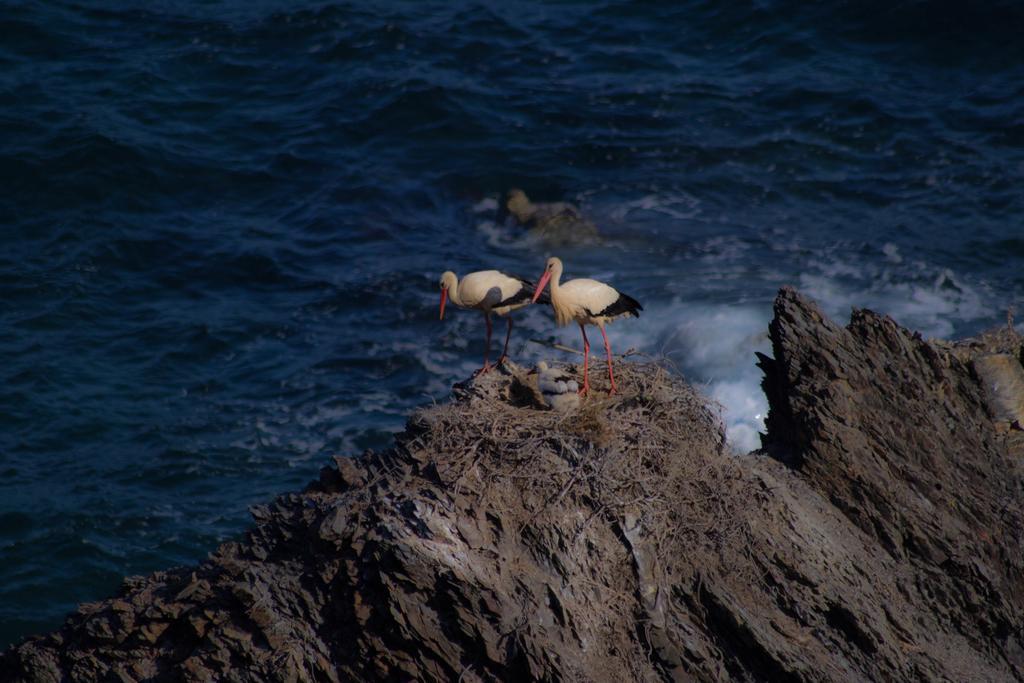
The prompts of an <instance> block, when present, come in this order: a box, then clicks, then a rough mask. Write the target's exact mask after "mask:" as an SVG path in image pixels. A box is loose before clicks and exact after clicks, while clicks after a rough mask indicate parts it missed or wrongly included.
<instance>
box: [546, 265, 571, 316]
mask: <svg viewBox="0 0 1024 683" xmlns="http://www.w3.org/2000/svg"><path fill="white" fill-rule="evenodd" d="M561 280H562V269H561V268H556V269H555V270H553V271H551V284H550V285H549V286H550V287H551V308H553V309H554V311H555V322H557V323H558V324H559V325H565V324H568V322H569V320H570V319H571V316H570V315H569V308H568V306H566V304H565V302H564V301H562V289H561Z"/></svg>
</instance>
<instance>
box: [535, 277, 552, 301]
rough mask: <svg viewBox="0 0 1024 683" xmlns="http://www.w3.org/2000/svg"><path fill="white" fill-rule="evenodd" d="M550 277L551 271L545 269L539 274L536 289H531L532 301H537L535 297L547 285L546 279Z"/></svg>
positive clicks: (537, 296)
mask: <svg viewBox="0 0 1024 683" xmlns="http://www.w3.org/2000/svg"><path fill="white" fill-rule="evenodd" d="M550 279H551V271H550V270H545V271H544V274H543V275H541V276H540V282H538V283H537V289H535V290H534V291H533V303H537V299H539V298H540V295H541V293H542V292H543V291H544V288H545V287H547V286H548V280H550Z"/></svg>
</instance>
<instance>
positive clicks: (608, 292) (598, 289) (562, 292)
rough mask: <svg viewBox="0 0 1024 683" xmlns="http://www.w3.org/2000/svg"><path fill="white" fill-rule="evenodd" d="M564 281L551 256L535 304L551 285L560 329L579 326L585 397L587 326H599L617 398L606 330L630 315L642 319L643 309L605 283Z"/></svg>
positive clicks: (559, 265) (587, 383) (559, 263)
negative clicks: (581, 334)
mask: <svg viewBox="0 0 1024 683" xmlns="http://www.w3.org/2000/svg"><path fill="white" fill-rule="evenodd" d="M561 279H562V260H561V259H559V258H558V257H556V256H552V257H551V258H549V259H548V262H547V266H546V267H545V268H544V274H543V275H542V276H541V278H540V281H539V282H538V283H537V289H536V290H534V292H533V300H534V301H537V300H538V299H539V298H540V297H541V295H542V294H543V293H544V288H545V287H546V286H547V284H548V281H550V282H551V308H553V309H554V310H555V322H557V323H558V324H559V325H568V324H569V322H571V321H576V323H577V324H578V325H579V326H580V332H582V333H583V388H582V389H580V394H586V393H587V392H588V391H589V390H590V381H589V378H588V377H587V370H588V365H589V360H590V341H589V340H588V339H587V330H586V328H584V325H597V327H598V328H599V329H600V330H601V336H602V337H604V350H605V352H606V353H607V354H608V380H609V381H610V382H611V385H612V388H611V391H609V392H608V393H609V395H611V394H614V393H615V391H616V388H615V373H614V372H613V371H612V347H611V344H609V343H608V335H607V334H605V331H604V326H605V325H606V324H607V323H610V322H611V321H613V320H615V319H617V318H623V317H626V316H630V315H631V316H633V317H635V318H639V317H640V311H642V310H643V309H644V307H643V306H641V305H640V302H639V301H637V300H636V299H634V298H633V297H631V296H627V295H626V294H623V293H622V292H620V291H618V290H617V289H615V288H614V287H611V286H609V285H606V284H605V283H603V282H598V281H597V280H586V279H580V280H569V281H568V282H566V283H565V284H561V282H559V281H560V280H561Z"/></svg>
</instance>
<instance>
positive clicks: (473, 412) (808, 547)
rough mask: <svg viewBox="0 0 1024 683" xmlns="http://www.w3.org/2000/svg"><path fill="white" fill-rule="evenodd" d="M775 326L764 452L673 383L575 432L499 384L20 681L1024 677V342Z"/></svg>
mask: <svg viewBox="0 0 1024 683" xmlns="http://www.w3.org/2000/svg"><path fill="white" fill-rule="evenodd" d="M771 337H772V342H773V348H774V355H775V358H774V359H769V358H762V360H761V364H762V367H763V368H764V370H765V374H766V377H765V383H764V384H765V390H766V392H767V394H768V396H769V401H770V404H771V413H770V415H769V420H768V430H769V433H768V436H767V437H766V439H765V446H766V453H767V455H766V454H751V455H747V456H742V457H736V456H733V455H730V454H729V453H728V451H727V449H726V448H725V446H724V439H723V432H722V426H721V424H720V422H719V421H718V419H717V417H716V415H715V414H714V412H712V411H711V410H710V409H709V408H708V407H707V404H706V402H705V401H704V400H703V399H702V398H701V397H700V396H699V395H698V394H696V393H695V392H694V391H693V390H692V389H690V388H689V387H687V386H686V385H684V384H683V383H682V382H680V381H679V380H678V379H674V378H673V376H672V375H670V374H669V373H666V372H665V371H664V370H662V369H661V368H659V367H657V366H655V365H649V364H641V363H623V364H622V366H621V370H620V368H619V366H617V367H616V370H617V374H619V385H620V390H622V392H623V395H622V396H617V397H614V398H610V399H606V398H596V399H591V400H589V401H587V402H585V403H584V404H583V406H582V407H581V409H580V411H579V412H577V413H571V414H568V415H562V414H558V413H555V412H552V411H546V410H542V409H540V407H539V406H538V405H537V402H536V398H535V396H534V393H533V390H532V389H531V387H530V384H531V378H530V376H529V375H528V374H527V373H526V372H525V371H523V370H520V369H517V368H514V367H513V368H512V369H511V370H510V371H508V372H505V373H491V374H489V375H487V376H485V377H483V378H482V379H481V380H480V381H478V382H475V383H469V384H467V385H459V386H457V387H456V390H455V397H454V400H453V401H452V402H451V403H449V404H444V405H439V406H435V407H432V408H428V409H425V410H423V411H421V412H419V413H417V414H416V415H414V416H413V417H412V418H411V419H410V421H409V425H408V427H407V429H406V431H405V432H404V433H403V434H401V435H399V437H398V438H397V439H396V444H395V447H394V448H393V449H391V450H389V451H388V452H386V453H382V454H376V453H372V452H370V453H366V454H364V455H363V456H361V457H358V458H336V460H335V462H334V463H333V464H332V465H331V466H330V467H326V468H324V470H323V472H322V474H321V477H320V480H319V481H318V482H316V483H314V484H313V485H311V486H310V487H309V489H308V490H307V491H305V492H303V493H301V494H292V495H287V496H283V497H281V498H279V499H278V500H276V501H275V502H274V503H273V504H271V505H269V506H266V507H260V508H257V509H254V510H253V515H254V517H255V526H254V528H253V530H252V531H251V532H250V533H249V534H248V535H247V537H246V538H245V539H244V540H243V541H241V542H238V543H229V544H226V545H224V546H222V547H221V548H220V549H218V550H217V552H216V553H214V554H213V555H211V557H210V559H209V560H208V561H206V562H204V563H203V564H201V565H200V566H198V567H194V568H184V569H176V570H173V571H168V572H158V573H156V574H154V575H152V576H149V577H146V578H132V579H129V580H127V581H126V582H125V584H124V586H123V588H122V590H121V591H120V593H119V594H118V595H117V596H116V597H115V598H113V599H110V600H106V601H103V602H100V603H95V604H90V605H83V606H82V607H81V608H80V609H79V610H78V612H77V613H75V614H73V615H72V616H70V617H69V619H68V621H67V622H66V624H65V625H64V626H63V627H62V628H61V629H60V630H59V631H57V632H55V633H52V634H49V635H46V636H40V637H35V638H30V639H28V640H26V641H25V642H23V643H21V644H19V645H17V646H15V647H12V648H10V649H8V650H7V652H6V653H4V654H3V655H2V657H0V680H32V681H61V680H83V681H84V680H195V681H199V680H211V679H216V680H239V681H241V680H296V681H297V680H323V681H335V680H351V679H365V680H371V679H373V680H376V679H383V680H412V679H416V680H456V679H459V678H461V679H462V680H467V681H472V680H525V679H530V678H542V679H552V680H587V681H623V680H751V681H752V680H771V681H848V680H953V681H967V680H986V681H1000V680H1024V650H1022V638H1024V634H1022V631H1021V629H1022V624H1024V621H1022V615H1024V572H1022V569H1024V555H1022V553H1021V549H1022V546H1021V536H1022V529H1024V513H1022V506H1024V484H1022V482H1024V477H1022V461H1024V448H1022V444H1021V441H1020V440H1019V438H1018V437H1019V434H1020V432H1019V431H1018V430H1016V429H1014V428H1012V427H1010V426H1008V425H1007V423H1006V421H1005V420H1004V419H1003V418H1002V417H1000V416H999V415H996V414H994V413H992V412H991V411H992V410H993V409H992V407H991V405H990V404H991V399H990V397H988V396H987V395H986V389H985V387H984V383H983V382H982V381H981V380H980V378H979V375H978V373H977V372H976V370H975V361H976V360H977V359H979V358H983V357H986V356H991V355H993V354H1003V355H1008V356H1009V357H1010V358H1011V360H1012V359H1017V362H1019V359H1020V358H1021V354H1022V352H1024V349H1022V346H1021V339H1020V337H1019V336H1017V335H1014V334H1012V333H1003V334H1000V335H995V336H989V337H985V338H982V340H981V341H975V342H971V343H961V344H950V343H945V342H926V341H923V340H921V339H920V338H918V337H916V336H915V335H912V334H911V333H909V332H907V331H906V330H904V329H902V328H900V327H899V326H898V325H896V324H895V323H894V322H893V321H891V320H890V319H888V318H884V317H881V316H877V315H875V314H873V313H870V312H867V311H858V312H855V313H854V316H853V320H852V321H851V323H850V325H849V326H848V327H846V328H843V327H840V326H838V325H836V324H835V323H833V322H831V321H829V320H828V319H826V318H825V317H824V316H822V314H821V313H820V312H819V311H818V309H817V308H816V307H815V306H814V305H813V304H812V303H810V302H809V301H807V300H806V299H804V298H802V297H800V296H799V295H798V294H796V293H795V292H793V291H791V290H783V291H782V292H781V293H780V295H779V297H778V298H777V300H776V304H775V318H774V320H773V322H772V325H771ZM1004 362H1006V360H1005V358H1003V359H1000V360H999V361H998V363H1004ZM985 364H986V363H983V365H985ZM987 364H988V365H991V364H992V363H987ZM593 376H594V377H595V378H596V377H599V376H600V370H599V368H595V369H594V374H593ZM595 388H596V389H600V386H595Z"/></svg>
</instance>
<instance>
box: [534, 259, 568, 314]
mask: <svg viewBox="0 0 1024 683" xmlns="http://www.w3.org/2000/svg"><path fill="white" fill-rule="evenodd" d="M561 277H562V259H560V258H558V257H557V256H552V257H551V258H549V259H548V262H547V264H546V265H545V266H544V274H543V275H541V276H540V280H539V281H538V282H537V289H535V290H534V291H533V303H537V299H539V298H540V295H541V293H542V292H543V291H544V288H545V287H547V286H548V281H549V280H551V278H555V282H558V281H559V279H561Z"/></svg>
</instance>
